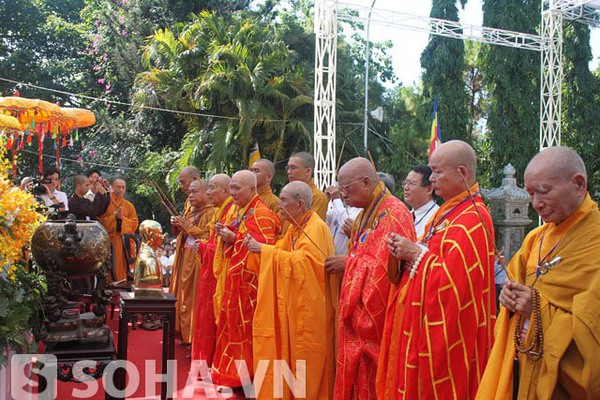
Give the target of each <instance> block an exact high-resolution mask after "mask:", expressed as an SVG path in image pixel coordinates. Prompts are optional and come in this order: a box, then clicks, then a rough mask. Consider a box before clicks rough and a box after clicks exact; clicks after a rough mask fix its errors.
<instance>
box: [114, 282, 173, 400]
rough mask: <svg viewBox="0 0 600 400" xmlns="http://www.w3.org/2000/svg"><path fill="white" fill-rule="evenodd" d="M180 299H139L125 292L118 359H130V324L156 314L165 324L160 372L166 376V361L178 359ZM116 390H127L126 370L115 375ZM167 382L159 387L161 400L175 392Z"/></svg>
mask: <svg viewBox="0 0 600 400" xmlns="http://www.w3.org/2000/svg"><path fill="white" fill-rule="evenodd" d="M176 301H177V299H175V297H173V295H172V294H170V293H166V294H165V295H164V298H158V297H155V298H152V297H138V296H136V295H135V294H134V293H128V292H123V293H122V294H121V305H120V307H119V309H120V318H119V341H118V345H117V348H118V352H117V359H119V360H127V341H128V335H129V326H128V325H129V322H131V323H132V324H133V325H134V326H135V324H136V323H137V320H138V317H139V316H142V315H144V314H154V315H157V316H158V317H160V319H161V321H162V330H163V337H162V342H163V346H162V362H161V370H162V371H161V373H162V374H163V376H167V361H168V360H173V359H174V357H175V302H176ZM115 376H116V379H115V384H116V388H117V389H119V390H123V389H125V383H126V381H125V370H124V369H122V368H120V369H118V370H117V371H116V373H115ZM167 387H168V385H167V382H166V381H163V382H162V383H161V384H160V398H161V399H165V400H166V399H167V398H172V397H173V393H167Z"/></svg>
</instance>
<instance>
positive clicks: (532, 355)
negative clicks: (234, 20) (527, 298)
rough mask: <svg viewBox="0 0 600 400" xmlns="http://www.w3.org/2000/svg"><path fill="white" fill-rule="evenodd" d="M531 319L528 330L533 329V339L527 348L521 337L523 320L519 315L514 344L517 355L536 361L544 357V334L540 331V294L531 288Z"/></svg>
mask: <svg viewBox="0 0 600 400" xmlns="http://www.w3.org/2000/svg"><path fill="white" fill-rule="evenodd" d="M531 303H532V310H531V318H530V320H529V329H533V338H532V340H531V343H530V345H529V346H526V345H525V339H524V338H523V336H522V332H523V323H524V321H523V320H524V318H523V316H522V315H519V316H518V318H517V326H516V327H515V336H514V342H515V347H516V349H517V351H518V352H519V353H524V354H526V355H527V358H529V359H530V360H531V361H538V360H539V359H541V358H542V356H543V355H544V332H543V330H542V315H541V311H540V293H539V292H538V291H537V290H536V289H534V288H531Z"/></svg>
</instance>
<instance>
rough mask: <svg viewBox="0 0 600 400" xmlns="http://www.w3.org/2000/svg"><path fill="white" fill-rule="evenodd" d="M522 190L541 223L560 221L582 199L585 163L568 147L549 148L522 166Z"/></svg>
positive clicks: (579, 203) (583, 195)
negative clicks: (523, 169)
mask: <svg viewBox="0 0 600 400" xmlns="http://www.w3.org/2000/svg"><path fill="white" fill-rule="evenodd" d="M525 190H527V192H528V193H529V196H530V197H531V205H532V206H533V208H534V209H535V211H536V212H537V213H538V214H539V215H540V217H541V218H542V219H543V220H544V222H553V223H555V224H560V223H561V222H563V221H564V220H566V219H567V218H569V217H570V216H571V215H572V214H573V213H574V212H575V211H577V209H578V208H579V206H581V203H583V201H584V200H585V197H586V195H587V174H586V171H585V164H584V163H583V160H582V159H581V157H579V155H578V154H577V153H576V152H575V151H573V150H572V149H570V148H568V147H563V146H558V147H549V148H547V149H545V150H543V151H541V152H540V153H538V154H537V155H535V156H534V157H533V158H532V159H531V161H529V164H528V165H527V168H526V169H525Z"/></svg>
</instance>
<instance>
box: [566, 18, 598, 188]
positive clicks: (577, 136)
mask: <svg viewBox="0 0 600 400" xmlns="http://www.w3.org/2000/svg"><path fill="white" fill-rule="evenodd" d="M589 43H590V28H589V26H587V25H584V24H580V23H577V22H567V23H566V24H565V27H564V43H563V61H564V67H563V71H564V77H563V93H562V96H563V97H562V105H563V115H562V139H563V144H565V145H567V146H570V147H572V148H573V149H575V150H576V151H577V152H578V153H579V154H580V155H581V157H582V158H583V160H584V162H585V164H586V167H587V171H588V178H589V187H588V189H589V191H590V193H592V194H595V195H596V196H597V194H598V191H600V158H599V157H598V152H599V150H600V145H599V143H600V132H599V131H598V127H597V125H598V123H597V119H598V115H600V105H599V104H600V103H599V102H598V100H600V99H599V98H598V88H599V83H598V82H599V81H598V77H597V76H595V75H593V74H592V73H591V72H590V70H589V62H590V61H591V59H592V52H591V49H590V44H589Z"/></svg>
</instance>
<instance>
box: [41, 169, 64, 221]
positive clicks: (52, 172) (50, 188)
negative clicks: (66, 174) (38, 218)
mask: <svg viewBox="0 0 600 400" xmlns="http://www.w3.org/2000/svg"><path fill="white" fill-rule="evenodd" d="M59 185H60V171H59V170H58V168H56V167H48V168H45V169H44V186H46V194H43V195H41V196H39V197H40V198H41V199H42V200H43V201H44V204H45V205H46V207H48V208H49V209H51V211H68V210H69V198H68V197H67V194H66V193H65V192H61V191H60V190H58V186H59ZM61 203H62V204H61Z"/></svg>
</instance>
